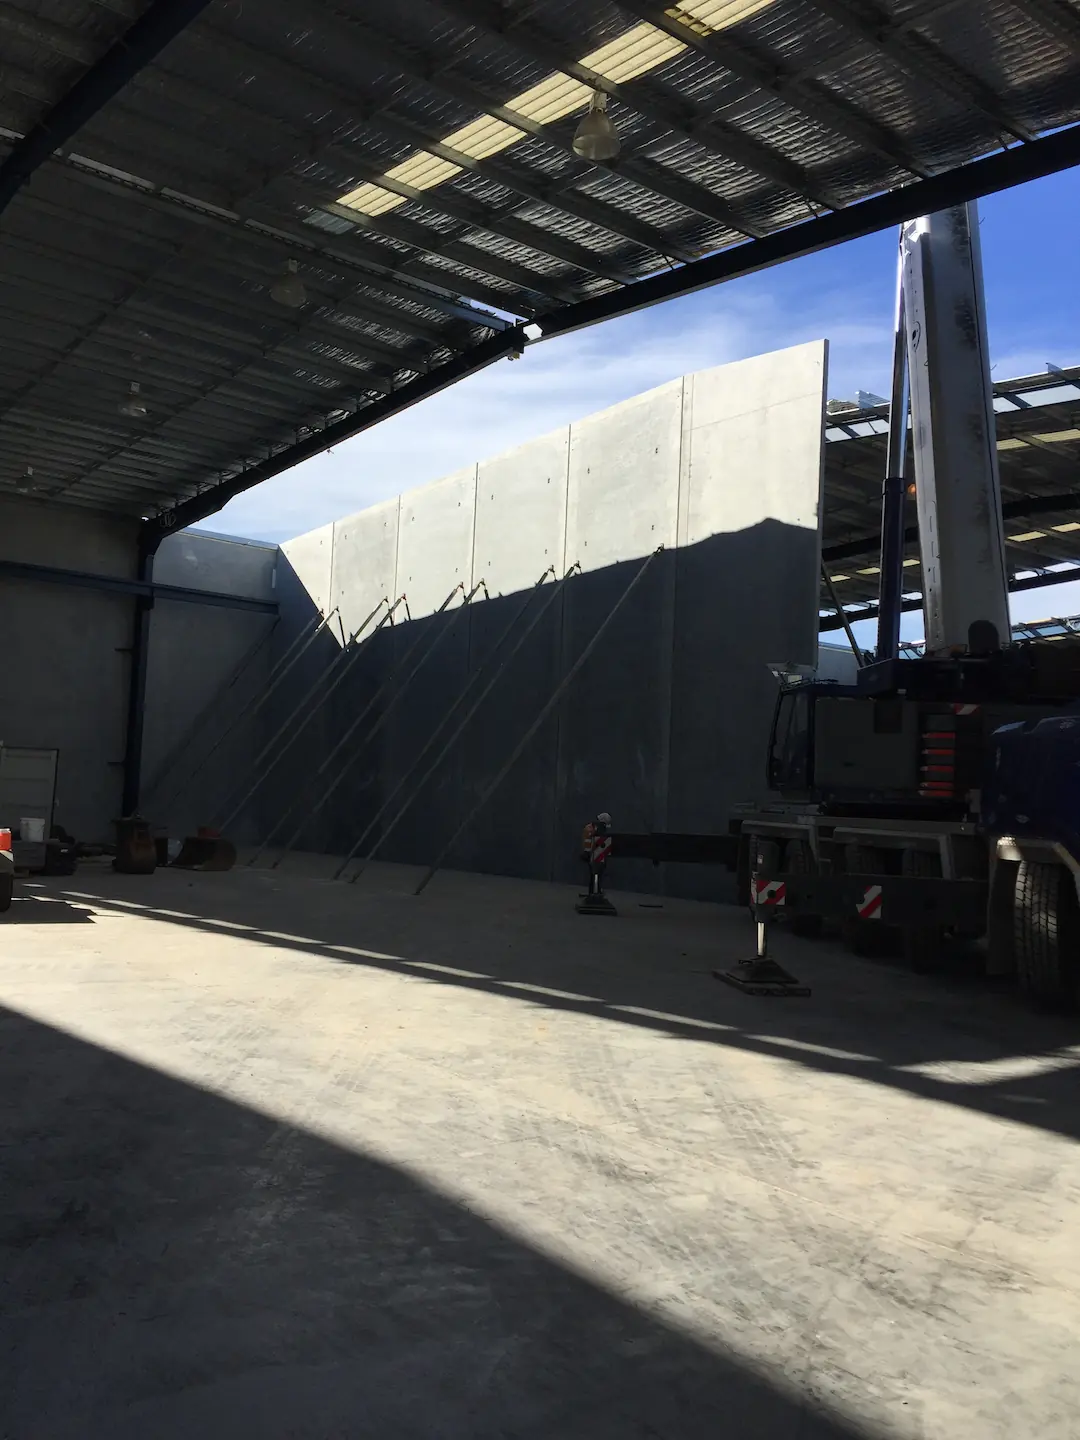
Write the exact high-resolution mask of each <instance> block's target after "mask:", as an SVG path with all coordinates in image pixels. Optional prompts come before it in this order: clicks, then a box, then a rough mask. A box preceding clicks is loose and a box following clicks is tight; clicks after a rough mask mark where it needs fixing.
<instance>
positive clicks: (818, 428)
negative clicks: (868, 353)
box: [679, 341, 828, 668]
mask: <svg viewBox="0 0 1080 1440" xmlns="http://www.w3.org/2000/svg"><path fill="white" fill-rule="evenodd" d="M827 359H828V357H827V350H826V344H825V342H824V341H815V342H812V343H811V344H808V345H800V346H796V347H794V348H792V349H790V350H781V351H779V352H777V353H776V354H774V355H759V356H755V357H754V358H753V359H750V360H741V361H738V362H737V363H735V364H732V365H725V366H723V367H722V368H721V369H718V370H706V371H703V372H701V373H700V374H697V375H691V376H688V377H687V391H688V400H689V404H688V412H689V413H688V430H689V464H688V466H687V473H686V479H685V482H684V483H685V486H686V499H685V502H684V516H685V520H684V527H683V529H682V533H681V534H680V536H679V543H680V545H683V546H688V547H692V546H694V545H697V544H700V543H702V542H703V541H706V540H708V539H710V538H711V537H712V536H714V535H729V534H735V533H738V532H740V531H749V530H752V529H753V528H754V527H755V526H757V525H761V524H763V523H765V522H769V521H773V522H777V523H779V524H781V525H784V526H789V527H792V528H794V529H796V530H800V531H805V532H807V533H808V535H810V536H812V537H814V538H815V543H817V544H820V539H819V537H820V531H821V501H822V486H823V483H824V442H823V439H821V438H819V435H820V434H821V433H822V428H823V417H824V405H825V379H826V372H827ZM762 582H764V583H762ZM819 587H820V574H819V573H818V570H817V569H816V568H814V567H813V566H811V565H809V564H798V565H792V564H791V563H790V556H789V555H788V554H787V553H785V552H783V551H779V552H778V553H777V555H776V556H775V559H774V561H773V563H772V564H769V565H768V566H767V569H766V572H765V574H764V575H762V576H760V577H759V582H758V583H757V584H756V585H754V586H753V590H752V593H753V595H754V609H753V615H754V626H755V629H756V630H757V631H758V634H759V640H760V643H761V644H762V645H764V646H766V647H770V646H771V647H772V649H777V648H779V650H782V651H784V652H789V651H790V653H783V654H781V653H776V654H773V653H771V651H770V652H769V653H768V654H767V655H766V657H765V658H766V659H767V660H768V661H769V662H770V663H774V662H775V663H780V662H790V663H792V664H796V665H807V666H810V667H811V668H812V667H813V666H814V665H815V664H816V663H817V635H818V630H817V618H818V616H817V612H818V591H819ZM744 593H747V594H748V593H751V592H750V591H749V590H748V591H746V592H744ZM725 598H727V597H725ZM732 598H733V597H732Z"/></svg>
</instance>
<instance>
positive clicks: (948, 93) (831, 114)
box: [0, 0, 1080, 518]
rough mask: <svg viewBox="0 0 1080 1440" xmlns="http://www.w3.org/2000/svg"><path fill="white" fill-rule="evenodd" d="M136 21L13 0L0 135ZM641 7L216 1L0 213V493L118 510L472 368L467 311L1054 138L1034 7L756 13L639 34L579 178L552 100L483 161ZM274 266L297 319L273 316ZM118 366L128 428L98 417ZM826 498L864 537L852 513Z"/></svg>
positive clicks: (1078, 83)
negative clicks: (682, 40) (497, 115)
mask: <svg viewBox="0 0 1080 1440" xmlns="http://www.w3.org/2000/svg"><path fill="white" fill-rule="evenodd" d="M144 8H145V6H144V4H143V0H101V3H85V0H11V3H8V4H7V5H5V6H4V7H3V8H2V9H0V48H2V51H3V67H0V68H2V70H3V74H2V75H0V120H2V122H3V123H4V124H7V125H9V127H12V128H14V129H15V130H19V129H25V128H27V127H28V126H29V125H31V124H33V123H35V122H36V121H37V120H38V119H40V117H41V116H42V115H43V114H44V113H45V111H46V110H47V109H48V107H49V106H50V105H51V104H53V103H54V102H55V101H57V100H58V99H60V97H61V96H62V95H63V94H64V93H65V91H66V90H67V89H68V88H69V87H70V85H71V84H72V82H73V81H74V79H75V78H76V77H77V76H78V75H80V74H82V73H83V72H84V71H85V70H86V69H87V67H88V66H90V65H91V64H93V62H94V61H95V60H96V59H98V58H99V57H100V56H101V55H102V54H104V53H105V51H106V50H107V49H108V47H109V46H110V45H111V44H112V43H113V42H114V41H115V40H117V39H118V38H119V37H120V36H122V34H123V33H124V31H125V29H126V27H127V26H128V25H129V24H130V23H131V21H132V20H133V19H134V18H135V17H136V16H137V15H139V14H141V13H142V11H143V10H144ZM648 13H649V11H648V7H647V6H643V5H642V4H640V3H630V0H626V3H625V4H623V5H620V4H616V3H608V0H509V3H507V4H499V3H495V0H396V3H395V4H394V5H392V6H387V5H377V4H375V3H374V0H264V3H260V4H258V5H250V4H249V5H245V6H237V5H232V4H226V3H221V0H219V3H215V4H211V5H210V7H209V8H208V9H207V10H206V11H205V12H204V14H203V15H202V17H201V18H200V19H199V20H197V21H196V22H195V23H193V24H192V25H191V26H189V27H188V29H187V30H186V31H185V32H184V33H183V34H182V35H181V36H180V37H179V38H177V39H176V40H175V41H173V43H172V44H170V45H169V46H168V47H167V48H166V49H165V50H164V51H163V52H162V54H161V55H160V56H159V58H158V60H157V61H156V62H154V63H153V64H152V65H150V66H149V67H147V68H146V69H145V70H144V71H143V72H142V73H141V74H140V75H139V76H138V77H137V78H136V79H135V81H134V82H133V83H132V84H130V85H129V86H128V87H127V88H126V89H125V90H124V91H123V92H122V93H121V94H120V95H119V96H117V97H116V98H115V99H114V100H113V101H112V102H111V103H110V104H109V105H107V106H106V107H105V108H104V110H103V111H102V112H101V113H100V115H98V116H97V117H96V118H95V119H94V120H93V122H92V123H91V124H89V125H87V126H86V127H85V128H84V129H83V131H82V132H81V133H80V135H79V136H78V140H77V143H76V144H74V145H73V146H72V147H71V149H72V151H73V152H74V153H75V155H76V156H86V157H88V160H89V161H91V162H93V163H94V164H95V165H97V166H98V167H99V168H97V169H95V170H92V171H89V170H87V168H86V166H84V165H83V164H82V162H80V161H72V160H71V159H67V160H62V159H57V160H54V161H52V162H50V163H49V164H48V165H46V166H45V168H44V169H43V170H42V171H41V172H40V173H39V174H38V175H37V176H36V177H35V179H34V183H33V185H32V186H31V187H29V188H28V189H27V190H26V191H25V192H24V193H23V194H22V195H20V196H19V197H18V198H17V200H16V202H15V204H14V205H13V206H12V207H11V209H10V210H9V211H8V212H7V214H6V215H5V217H4V224H3V228H2V229H0V260H2V268H0V319H2V321H3V323H4V324H5V326H7V327H9V328H12V329H13V330H14V331H16V332H23V338H22V340H21V341H20V343H19V344H17V345H15V346H13V347H11V348H10V350H9V352H8V353H7V355H6V356H4V357H2V358H0V489H2V488H3V487H5V486H7V485H10V484H12V483H14V478H15V477H16V475H17V473H18V465H19V464H32V463H33V462H32V461H31V460H29V459H25V460H24V458H23V457H24V456H28V455H29V453H30V452H31V451H32V450H33V447H34V445H35V444H36V445H38V447H39V449H40V453H41V458H42V464H41V466H40V473H42V474H47V475H48V477H49V480H48V484H47V485H45V486H43V489H42V492H41V493H42V494H43V495H44V496H45V497H46V498H48V497H50V496H51V497H52V498H54V499H56V500H58V501H60V502H62V503H84V504H93V505H100V504H104V503H107V504H108V505H110V506H112V507H114V508H118V509H126V510H128V511H132V512H134V513H144V512H145V507H146V506H147V505H151V507H152V506H153V505H154V504H157V503H162V501H163V500H168V499H169V498H170V496H172V497H175V496H178V495H182V494H187V493H192V492H193V491H194V489H196V488H197V487H198V486H199V485H200V484H204V483H212V482H213V480H214V479H215V478H216V476H218V475H220V474H222V473H230V472H234V471H235V470H236V469H237V468H238V467H239V466H240V465H242V464H246V463H249V462H250V461H251V460H252V458H257V457H258V456H260V455H262V456H265V455H266V454H268V453H271V452H272V451H275V450H276V449H278V448H279V447H281V446H283V445H288V444H289V443H290V440H289V433H290V431H291V432H292V433H298V432H299V430H300V429H301V428H303V429H305V430H306V429H307V428H308V427H310V426H312V425H315V426H318V425H319V424H320V423H321V421H320V416H322V417H325V416H328V415H330V414H331V413H338V411H339V410H340V407H341V405H342V397H343V396H346V397H348V396H349V395H350V394H351V393H352V392H357V393H356V395H355V397H354V398H353V399H348V400H347V402H346V403H347V405H352V404H361V405H362V404H364V403H366V398H365V388H364V387H365V377H366V385H367V387H368V390H369V391H370V393H385V391H386V389H387V388H388V387H389V386H390V385H391V384H398V383H400V381H401V377H404V376H408V375H411V374H416V373H419V372H421V371H423V370H425V369H427V368H430V367H432V366H436V365H438V364H439V363H440V362H441V361H442V360H443V359H444V358H445V357H447V356H450V355H455V354H461V353H462V352H467V351H468V349H469V347H470V346H471V345H473V344H475V343H476V342H477V341H478V340H479V339H481V338H482V337H483V336H484V335H485V334H486V333H488V328H489V327H488V326H486V324H485V315H484V309H485V307H489V308H494V309H495V310H497V311H498V312H500V313H505V314H509V315H512V316H528V315H530V314H533V313H535V312H536V310H537V309H538V308H540V307H542V306H550V305H551V304H552V303H556V304H558V303H562V302H564V301H566V300H574V299H581V298H583V297H586V296H589V295H596V294H601V293H604V292H605V291H609V290H610V289H611V288H612V287H613V285H614V284H615V283H616V278H615V277H617V278H625V277H629V276H633V275H642V274H646V273H650V272H652V271H655V270H656V269H659V268H661V267H663V266H664V265H665V264H666V263H668V262H669V261H670V259H671V258H672V257H676V258H682V259H687V258H691V257H693V256H695V255H699V254H702V253H706V252H709V251H713V250H716V249H721V248H724V247H726V246H728V245H731V244H734V243H737V242H740V241H742V240H743V239H744V238H745V236H746V235H747V234H751V235H753V234H768V233H770V232H771V231H773V230H776V229H778V228H782V227H785V226H788V225H791V224H794V223H797V222H799V221H802V220H805V219H807V218H809V217H810V216H811V215H813V214H815V213H820V212H821V210H822V209H823V208H824V207H826V206H827V205H828V204H830V203H832V204H837V205H839V204H847V203H850V202H852V201H854V200H858V199H860V198H863V197H864V196H866V195H868V194H871V193H874V192H876V191H879V190H881V189H882V188H887V187H890V186H893V185H895V184H896V183H898V182H900V181H904V180H906V179H909V178H910V176H911V173H912V170H913V169H915V170H917V171H920V172H923V173H933V172H935V171H937V170H940V169H942V168H947V167H950V166H953V165H956V164H960V163H963V162H965V161H967V160H969V159H971V158H972V157H973V156H976V155H978V154H981V153H985V152H987V151H988V150H991V149H993V148H995V147H997V146H999V145H1000V144H1001V143H1002V137H1003V135H1004V134H1005V133H1006V132H1007V130H1008V126H1009V125H1012V126H1013V127H1014V128H1016V129H1022V130H1024V131H1026V132H1028V133H1034V132H1036V131H1039V130H1042V129H1045V128H1047V127H1050V126H1058V125H1061V124H1065V123H1069V122H1071V121H1073V120H1076V119H1080V19H1078V18H1077V17H1075V16H1073V15H1072V13H1071V12H1070V11H1069V10H1066V9H1065V8H1063V7H1061V6H1058V7H1057V9H1056V10H1055V11H1053V15H1054V16H1056V20H1053V23H1051V22H1048V21H1047V20H1046V18H1045V17H1044V16H1042V14H1041V10H1040V7H1039V6H1037V5H1034V4H1033V5H1025V4H1022V3H1019V0H988V3H980V4H976V3H975V0H956V3H953V4H950V5H947V6H934V7H928V6H927V5H926V4H925V3H920V4H919V5H918V6H916V5H914V4H910V3H907V0H904V3H897V0H891V3H890V0H875V4H874V7H873V9H871V7H870V6H869V5H868V4H864V3H862V0H859V3H858V4H849V3H848V0H843V3H842V4H840V5H839V6H838V5H837V3H836V0H829V3H824V0H821V3H818V0H764V3H762V4H761V5H760V7H759V8H757V9H756V10H755V9H753V7H749V9H748V12H747V13H746V14H745V15H744V16H743V17H742V18H741V19H739V18H738V16H736V17H735V22H734V23H733V24H731V26H730V28H728V29H724V30H720V31H718V32H716V33H714V34H713V35H712V36H711V38H707V39H706V40H704V41H702V42H701V44H700V46H699V45H693V46H688V47H686V48H683V49H679V48H678V42H677V41H674V42H671V43H668V42H667V41H664V42H663V43H659V42H658V43H657V44H656V46H655V47H654V48H655V53H656V55H657V56H659V57H660V59H659V60H658V61H657V62H656V63H655V64H654V67H653V68H652V69H651V70H650V69H648V68H647V66H646V68H645V70H644V71H643V72H642V73H640V74H638V75H636V76H634V77H632V78H629V79H624V80H622V81H620V82H619V83H618V84H617V85H613V86H612V87H611V88H613V89H614V90H615V92H616V93H615V94H614V96H613V98H611V99H610V101H609V102H608V111H609V115H610V116H611V119H612V121H613V123H614V124H615V126H616V128H617V131H618V133H619V136H620V140H621V144H622V152H621V155H620V157H619V159H618V161H617V162H616V163H615V164H614V165H606V164H590V163H588V162H586V161H584V160H581V159H579V158H577V157H576V156H575V155H574V154H573V152H572V148H571V144H572V138H573V135H574V131H575V128H576V125H577V122H578V119H579V116H580V110H578V109H574V110H572V111H571V113H555V114H554V116H553V118H551V119H550V120H549V121H548V122H547V123H545V124H543V125H541V126H539V127H538V128H537V127H535V126H534V125H533V124H532V123H531V122H528V123H526V122H523V123H525V129H526V132H527V133H525V134H523V135H521V136H519V137H518V138H517V139H514V136H513V134H512V132H508V131H506V130H505V128H503V129H502V130H499V129H498V126H497V125H496V127H495V129H494V130H491V129H487V130H485V131H484V134H485V135H487V136H488V137H489V138H490V137H491V136H493V135H494V136H495V143H494V148H493V149H490V150H485V149H484V148H483V142H482V141H479V140H477V139H476V138H475V136H476V135H477V134H478V133H479V132H478V131H476V130H475V128H467V127H475V126H476V123H477V122H479V121H481V120H483V119H484V117H485V116H490V115H491V114H492V112H497V111H498V109H499V107H500V106H506V105H508V104H509V103H510V102H512V101H514V100H515V97H519V96H521V95H522V94H523V93H524V92H526V91H529V90H530V89H532V88H533V87H535V86H538V85H543V84H544V82H545V81H547V80H548V78H549V77H550V76H552V74H553V69H558V68H560V67H561V66H562V65H564V64H566V65H569V66H570V68H571V70H572V69H573V67H574V64H575V62H582V61H584V60H585V59H587V58H588V57H589V56H590V55H592V54H593V53H594V52H595V51H596V50H597V49H598V48H599V47H601V46H604V45H606V44H608V43H609V42H612V41H617V40H618V38H619V37H621V36H623V35H625V34H628V33H630V32H634V31H635V29H636V27H641V26H642V25H643V24H644V23H645V22H644V19H643V16H645V15H647V14H648ZM654 13H655V12H654ZM732 13H733V12H732ZM729 18H730V14H729ZM868 18H869V21H870V23H869V24H867V23H866V22H867V19H868ZM652 44H653V42H652V41H649V46H647V47H646V49H647V50H648V53H649V54H650V55H651V54H652V49H650V48H649V47H651V46H652ZM636 53H637V52H635V54H636ZM605 63H606V62H605ZM762 65H763V66H764V73H765V74H766V75H771V74H775V76H776V83H775V84H774V83H771V82H770V83H767V84H766V83H759V81H758V80H757V79H756V78H755V77H756V76H757V75H758V74H759V71H758V70H755V68H754V67H755V66H762ZM748 67H749V68H748ZM568 93H571V94H573V95H575V96H577V95H578V93H579V92H577V91H575V90H574V89H573V86H571V90H570V92H568ZM557 108H558V107H556V110H557ZM481 128H482V127H481ZM534 128H536V129H537V133H535V134H534V133H532V131H533V129H534ZM462 130H464V131H465V137H464V138H461V137H460V136H458V137H457V142H458V145H459V147H460V146H464V147H465V149H466V151H468V148H469V147H470V146H477V145H479V146H480V148H479V149H477V150H475V152H474V155H473V158H471V159H470V158H469V157H468V155H467V154H466V156H465V157H464V158H463V160H462V164H463V165H464V168H463V169H460V170H458V171H455V169H454V168H453V166H448V165H446V164H442V165H438V166H435V167H434V168H432V167H431V166H421V167H420V168H419V169H417V168H416V167H415V166H414V167H411V168H407V169H406V171H405V172H404V173H403V177H402V179H403V182H404V183H407V184H413V181H412V180H411V179H410V178H409V177H412V176H415V177H417V183H418V184H419V186H420V188H419V190H417V188H416V185H413V189H412V191H409V192H408V193H399V194H388V193H387V192H385V191H384V192H383V193H382V196H381V198H380V200H379V204H378V205H377V206H375V207H374V208H375V210H377V211H378V212H379V213H373V214H364V213H357V212H356V211H355V210H354V211H350V210H347V209H343V208H341V206H340V205H339V204H338V202H339V201H340V200H341V199H342V197H343V196H344V195H346V194H347V192H349V191H351V190H355V189H357V188H358V187H361V186H364V185H367V186H371V185H372V184H374V183H376V182H378V180H379V179H380V177H381V176H384V175H385V174H386V172H387V171H388V170H393V169H394V167H397V166H400V165H402V164H405V163H406V162H408V161H410V160H411V159H412V158H413V157H414V156H415V155H417V153H418V152H420V151H423V150H424V147H425V146H431V145H434V146H438V145H439V143H440V142H442V141H449V142H450V145H451V147H452V146H453V143H454V140H455V137H456V136H457V132H461V131H462ZM508 136H509V140H510V141H511V142H512V143H508V144H504V143H503V142H504V141H505V140H506V139H507V137H508ZM500 145H501V146H502V148H499V147H500ZM429 153H430V152H429ZM448 153H453V151H452V150H451V151H450V152H448ZM101 166H106V167H113V169H112V170H109V169H103V168H100V167H101ZM118 172H122V173H118ZM432 177H434V180H433V179H432ZM440 177H441V178H440ZM425 187H428V188H425ZM372 193H374V194H376V195H378V193H379V192H378V191H377V190H376V191H374V192H371V191H365V192H364V194H365V195H368V196H370V195H371V194H372ZM361 203H367V201H365V200H363V198H362V199H361ZM215 207H216V208H215ZM287 260H291V261H295V262H296V265H297V271H298V275H299V278H300V280H301V281H302V283H303V284H304V286H305V288H306V293H307V304H306V305H305V306H303V307H302V308H301V309H299V310H297V311H289V310H286V309H284V308H283V307H282V306H280V305H278V304H275V302H274V300H273V299H272V298H271V294H270V292H271V289H272V287H273V285H274V283H275V279H276V278H277V277H278V276H280V275H281V274H282V273H283V268H284V266H285V263H286V261H287ZM350 304H351V306H352V309H350ZM395 316H396V317H397V319H396V321H395ZM492 323H494V322H492ZM140 337H143V338H141V339H140ZM140 346H141V348H140ZM135 357H139V358H135ZM129 375H130V376H131V378H134V377H135V376H136V375H142V376H143V378H144V379H145V394H146V395H147V396H148V397H149V399H148V408H149V409H150V411H151V414H150V416H149V417H148V419H147V421H146V422H145V423H143V422H138V421H134V422H133V421H132V420H131V419H130V418H127V419H125V418H123V417H121V416H120V415H119V414H118V413H117V411H116V398H117V395H119V396H121V397H122V395H123V393H124V385H125V379H126V377H127V376H129ZM89 380H93V385H89ZM128 383H130V382H128ZM140 383H142V382H140ZM91 392H92V393H93V396H94V399H93V403H92V404H90V405H89V406H88V404H87V400H88V398H89V397H90V395H91ZM95 406H96V409H95V408H94V407H95ZM50 417H51V419H50ZM140 425H141V427H142V428H141V429H140ZM11 456H15V457H16V458H15V459H11V458H10V457H11ZM65 457H66V458H65ZM211 461H212V465H211ZM208 467H210V468H209V469H208ZM836 503H837V504H838V506H840V510H839V512H838V513H839V514H841V515H843V516H844V517H845V518H846V517H848V516H849V513H852V514H858V513H859V505H858V503H857V497H856V498H852V496H851V495H849V494H848V493H847V492H846V491H841V490H837V492H836ZM852 507H854V508H853V509H852Z"/></svg>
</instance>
